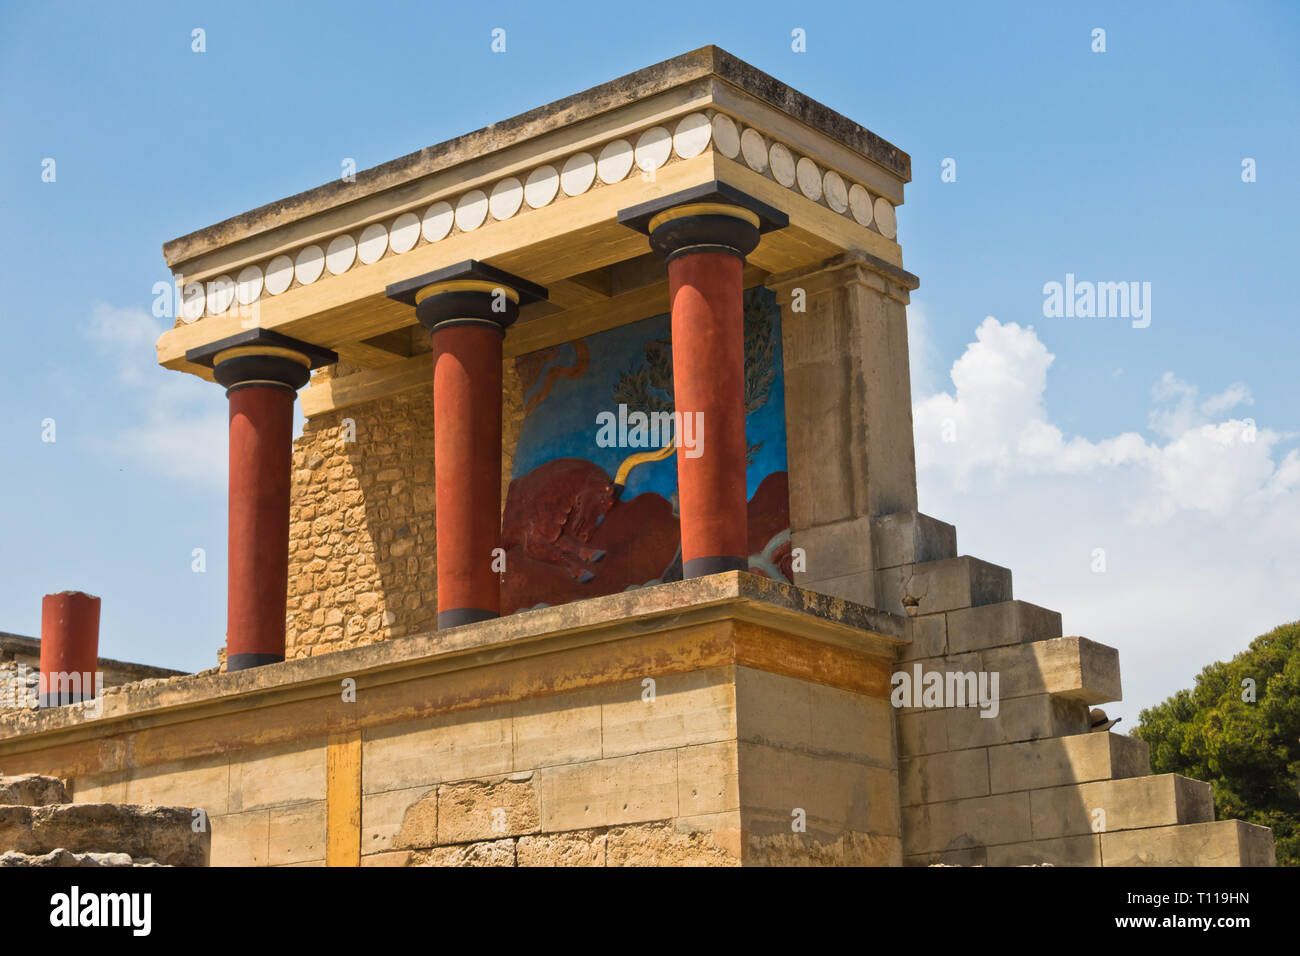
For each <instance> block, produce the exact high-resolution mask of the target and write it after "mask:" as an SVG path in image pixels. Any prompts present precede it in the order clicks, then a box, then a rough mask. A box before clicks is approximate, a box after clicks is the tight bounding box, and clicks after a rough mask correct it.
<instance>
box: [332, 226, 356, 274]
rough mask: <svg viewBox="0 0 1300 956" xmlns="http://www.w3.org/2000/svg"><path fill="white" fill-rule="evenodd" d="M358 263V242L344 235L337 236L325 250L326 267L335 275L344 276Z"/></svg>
mask: <svg viewBox="0 0 1300 956" xmlns="http://www.w3.org/2000/svg"><path fill="white" fill-rule="evenodd" d="M356 261H357V241H356V240H355V239H353V238H352V237H351V236H349V235H348V234H347V233H344V234H343V235H341V236H335V237H334V238H333V239H331V240H330V244H329V245H328V246H327V247H326V248H325V266H326V267H327V268H328V269H329V271H330V273H331V274H333V275H336V276H338V275H342V274H343V273H345V272H347V271H348V270H349V269H351V268H352V263H354V262H356Z"/></svg>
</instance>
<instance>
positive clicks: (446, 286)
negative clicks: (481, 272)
mask: <svg viewBox="0 0 1300 956" xmlns="http://www.w3.org/2000/svg"><path fill="white" fill-rule="evenodd" d="M444 292H487V293H488V294H490V295H496V294H497V293H504V295H505V297H506V298H507V299H509V300H510V301H511V302H513V303H514V304H515V305H518V304H519V293H518V292H516V291H515V290H514V289H512V288H510V287H509V286H507V285H502V284H501V283H500V282H488V281H486V280H484V279H454V280H452V281H451V282H435V283H434V284H433V285H427V286H425V287H424V288H423V289H421V290H420V291H419V292H417V293H415V304H416V305H419V304H420V303H421V302H423V301H424V300H425V299H427V298H429V296H431V295H442V294H443V293H444Z"/></svg>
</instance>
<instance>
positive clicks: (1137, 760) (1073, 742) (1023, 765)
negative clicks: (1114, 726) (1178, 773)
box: [988, 733, 1151, 793]
mask: <svg viewBox="0 0 1300 956" xmlns="http://www.w3.org/2000/svg"><path fill="white" fill-rule="evenodd" d="M988 756H989V781H990V785H991V787H992V792H994V793H1005V792H1008V791H1012V790H1032V789H1037V788H1040V787H1059V786H1064V785H1066V784H1071V783H1087V782H1088V781H1092V780H1111V779H1123V778H1127V777H1140V776H1145V775H1146V774H1148V773H1150V772H1151V771H1150V766H1151V764H1150V748H1149V747H1148V746H1147V743H1146V741H1144V740H1141V739H1140V738H1137V737H1127V736H1124V735H1122V734H1115V733H1104V734H1097V733H1086V734H1073V735H1071V736H1068V737H1054V738H1051V739H1048V740H1029V741H1022V742H1020V743H1014V744H1006V745H1003V746H1000V747H990V748H989V752H988Z"/></svg>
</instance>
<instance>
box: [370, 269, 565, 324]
mask: <svg viewBox="0 0 1300 956" xmlns="http://www.w3.org/2000/svg"><path fill="white" fill-rule="evenodd" d="M385 291H386V293H387V295H388V297H389V298H390V299H393V300H395V301H397V302H403V303H405V304H407V305H413V306H415V317H416V318H417V319H419V320H420V324H421V325H423V326H424V327H425V328H426V329H428V330H429V331H430V332H431V333H432V332H436V331H437V330H438V329H445V328H450V327H451V326H454V325H490V326H493V327H495V328H496V329H497V330H498V331H500V332H501V333H502V334H503V335H504V334H505V330H506V328H507V327H509V326H510V325H511V324H512V323H513V322H514V321H515V320H516V319H518V318H519V307H520V306H522V305H528V304H530V303H532V302H545V301H546V298H547V293H546V290H545V289H543V288H542V287H541V286H539V285H534V284H533V283H531V282H529V281H527V280H526V279H521V278H520V277H519V276H516V275H512V274H511V273H509V272H506V271H504V270H502V269H496V268H493V267H492V266H489V265H485V264H484V263H482V262H479V261H477V260H475V259H466V260H465V261H464V262H458V263H456V264H455V265H451V266H447V267H446V268H445V269H438V270H437V271H435V272H427V273H425V274H424V275H422V276H416V277H415V278H413V279H406V280H404V281H402V282H395V283H394V284H393V285H390V286H389V287H388V288H387V289H386V290H385Z"/></svg>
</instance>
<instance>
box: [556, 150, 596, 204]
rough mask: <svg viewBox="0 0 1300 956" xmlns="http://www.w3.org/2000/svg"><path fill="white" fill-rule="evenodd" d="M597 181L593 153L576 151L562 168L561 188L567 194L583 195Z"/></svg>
mask: <svg viewBox="0 0 1300 956" xmlns="http://www.w3.org/2000/svg"><path fill="white" fill-rule="evenodd" d="M595 181H596V161H595V160H594V159H592V158H591V153H574V154H573V155H572V156H570V157H569V158H568V159H566V160H565V161H564V166H563V168H561V169H560V188H561V189H563V190H564V195H566V196H581V195H582V194H583V193H585V192H586V191H587V190H588V189H590V188H591V184H592V183H594V182H595Z"/></svg>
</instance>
